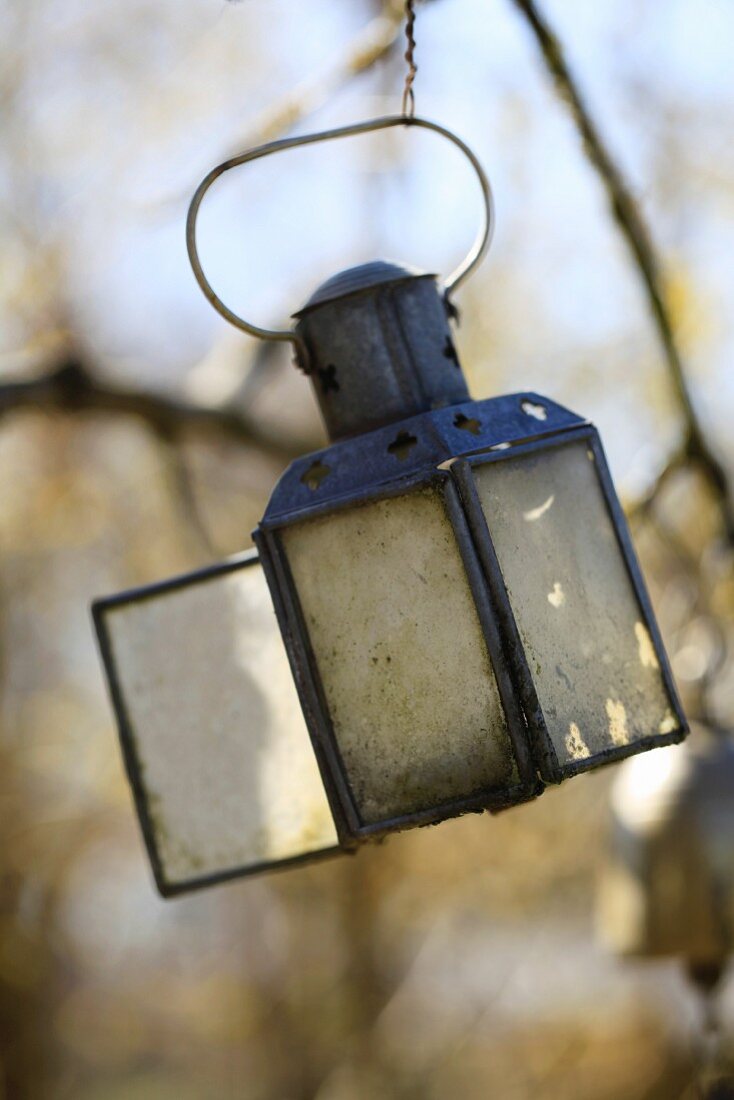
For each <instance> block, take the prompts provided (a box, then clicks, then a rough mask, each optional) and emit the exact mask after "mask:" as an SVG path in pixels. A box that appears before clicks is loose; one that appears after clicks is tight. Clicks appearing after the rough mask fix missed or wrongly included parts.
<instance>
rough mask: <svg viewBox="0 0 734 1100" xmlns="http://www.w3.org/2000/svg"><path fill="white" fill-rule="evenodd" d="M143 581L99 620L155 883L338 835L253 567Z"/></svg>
mask: <svg viewBox="0 0 734 1100" xmlns="http://www.w3.org/2000/svg"><path fill="white" fill-rule="evenodd" d="M147 591H148V593H149V594H148V595H147V596H146V597H145V598H141V597H140V596H138V597H133V598H132V600H131V602H126V603H122V604H116V605H108V607H107V610H106V611H105V612H104V623H105V629H106V633H107V636H108V642H109V647H110V650H111V659H112V663H113V666H114V676H115V678H116V680H117V683H118V686H119V690H120V692H121V695H122V699H123V704H124V710H125V712H126V717H127V725H128V729H129V736H130V740H131V748H132V752H133V753H134V757H135V766H136V770H137V772H138V773H139V775H140V778H141V781H142V783H143V786H144V789H145V800H146V805H147V811H148V815H149V817H150V821H151V825H152V830H153V833H154V842H155V847H156V849H157V852H158V855H159V858H160V861H161V864H162V866H163V874H164V877H165V880H166V882H167V883H168V884H169V885H171V886H175V885H180V884H182V883H185V882H189V881H191V880H196V879H199V878H202V877H207V876H210V875H217V874H222V873H225V872H228V871H232V870H234V869H238V868H239V869H245V868H247V867H248V866H250V865H253V864H259V863H262V862H270V861H273V860H283V859H289V858H292V857H294V856H300V855H303V854H305V853H311V852H318V851H321V850H323V849H327V848H330V847H331V846H333V845H335V844H336V842H337V840H336V834H335V831H334V824H333V820H332V816H331V812H330V810H329V806H328V803H327V801H326V796H325V794H324V790H323V786H322V783H321V778H320V776H319V772H318V768H317V765H316V761H315V758H314V755H313V750H312V747H311V743H310V740H309V736H308V732H307V730H306V727H305V723H304V720H303V716H302V713H301V708H300V705H299V702H298V698H297V695H296V691H295V687H294V685H293V681H292V677H291V673H290V668H289V666H288V661H287V658H286V655H285V650H284V647H283V643H282V640H281V636H280V631H279V629H278V626H277V623H276V620H275V614H274V612H273V608H272V603H271V600H270V595H269V592H268V588H267V584H266V583H265V578H264V576H263V573H262V569H261V567H260V565H259V563H258V562H257V561H256V560H255V561H252V560H251V559H250V561H249V562H248V563H247V564H243V566H242V567H241V568H237V569H236V570H234V571H232V570H231V569H230V570H229V571H224V570H220V571H217V572H216V573H215V574H214V575H213V576H209V579H202V577H201V575H198V576H196V575H194V576H192V577H191V578H189V579H187V581H186V583H185V584H184V585H183V586H181V587H177V588H173V589H170V588H169V589H166V588H165V587H164V586H158V587H157V588H153V589H149V590H147Z"/></svg>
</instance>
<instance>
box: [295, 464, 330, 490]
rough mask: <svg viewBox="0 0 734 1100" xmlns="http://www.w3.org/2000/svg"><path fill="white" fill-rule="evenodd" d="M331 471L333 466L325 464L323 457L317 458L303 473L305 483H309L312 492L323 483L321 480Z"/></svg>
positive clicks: (303, 482)
mask: <svg viewBox="0 0 734 1100" xmlns="http://www.w3.org/2000/svg"><path fill="white" fill-rule="evenodd" d="M330 473H331V466H327V465H325V463H323V462H322V461H321V459H319V458H317V459H315V460H314V461H313V462H312V463H311V465H310V466H309V468H308V469H307V470H306V472H305V473H304V474H302V475H301V482H302V484H303V485H308V487H309V489H310V490H311V492H312V493H315V492H316V490H317V489H318V488H319V486H320V485H321V482H322V481H323V480H324V479H325V478H327V477H328V476H329V474H330Z"/></svg>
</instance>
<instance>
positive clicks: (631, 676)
mask: <svg viewBox="0 0 734 1100" xmlns="http://www.w3.org/2000/svg"><path fill="white" fill-rule="evenodd" d="M474 476H475V478H476V484H477V489H478V491H479V496H480V500H481V504H482V508H483V511H484V514H485V517H486V519H487V524H488V526H489V531H490V534H491V536H492V541H493V542H494V546H495V549H496V552H497V556H498V558H499V563H500V568H501V570H502V573H503V576H504V580H505V584H506V586H507V591H508V595H509V598H510V603H511V605H512V610H513V612H514V615H515V619H516V621H517V625H518V629H519V631H520V636H521V638H522V642H523V645H524V647H525V652H526V656H527V660H528V665H529V667H530V672H531V675H532V676H533V678H534V680H535V687H536V690H537V692H538V697H539V700H540V705H541V707H542V709H543V713H544V715H545V720H546V722H547V725H548V729H549V732H550V736H551V739H552V741H553V745H554V747H555V750H556V753H557V754H558V759H559V762H560V764H561V765H566V764H574V765H575V764H577V763H578V762H582V761H584V760H588V759H589V758H591V757H594V756H595V755H596V754H597V753H600V752H602V751H604V750H606V749H612V748H615V747H620V746H624V745H629V744H631V743H633V742H634V741H636V740H638V739H639V738H641V737H645V736H649V735H652V734H661V733H670V732H672V730H674V729H676V728H677V725H678V723H677V722H676V719H675V717H674V715H673V710H672V707H671V701H670V699H669V698H668V694H667V691H666V688H665V684H664V682H663V679H662V676H661V673H660V666H659V663H658V657H657V654H656V652H655V648H654V646H653V643H652V639H651V637H650V634H649V633H648V630H647V628H646V626H645V623H644V618H643V614H642V611H641V608H640V606H639V604H638V601H637V597H636V595H635V592H634V589H633V587H632V584H631V581H630V579H629V576H628V573H627V569H626V567H625V563H624V559H623V557H622V553H621V550H620V548H619V544H618V542H617V538H616V535H615V532H614V528H613V525H612V521H611V518H610V516H609V514H608V511H607V508H606V504H605V501H604V497H603V494H602V488H601V484H600V482H599V478H598V474H597V470H596V462H595V457H594V454H593V451H592V450H591V449H590V448H589V446H588V444H587V442H586V440H580V441H577V442H573V443H568V444H564V445H562V446H556V447H552V448H548V449H547V450H538V451H533V452H532V453H529V454H527V453H526V454H519V455H517V456H515V457H508V458H505V459H502V460H501V461H497V462H492V463H487V464H485V465H483V466H477V467H475V468H474ZM590 763H591V761H590Z"/></svg>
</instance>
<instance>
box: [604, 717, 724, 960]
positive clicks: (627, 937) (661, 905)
mask: <svg viewBox="0 0 734 1100" xmlns="http://www.w3.org/2000/svg"><path fill="white" fill-rule="evenodd" d="M599 927H600V933H601V936H602V938H603V939H604V941H605V942H606V943H607V944H608V945H609V946H610V947H611V948H612V949H613V950H614V951H616V952H617V953H619V954H622V955H642V956H652V957H656V956H657V957H661V956H677V957H680V958H683V959H686V960H687V961H688V962H690V963H693V964H694V965H699V966H700V965H710V964H718V963H720V962H721V960H723V959H725V958H726V957H727V956H729V955H731V953H732V951H734V746H733V745H732V743H731V740H730V738H729V737H727V736H725V735H722V734H717V733H712V732H710V731H708V730H705V729H703V728H699V729H697V730H696V731H695V733H694V736H693V737H692V738H691V740H690V741H689V742H687V743H686V744H685V745H681V746H673V747H671V748H669V749H666V750H665V752H664V753H656V754H655V755H654V757H651V758H645V757H640V758H638V759H636V760H630V761H629V762H628V763H626V764H625V765H624V768H623V769H622V770H621V771H620V774H619V776H618V777H617V779H616V781H615V784H614V787H613V791H612V803H611V835H610V852H609V857H608V860H607V866H606V868H605V873H604V876H603V878H602V880H601V887H600V895H599Z"/></svg>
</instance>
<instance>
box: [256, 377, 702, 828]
mask: <svg viewBox="0 0 734 1100" xmlns="http://www.w3.org/2000/svg"><path fill="white" fill-rule="evenodd" d="M539 415H541V416H542V417H543V419H542V420H539V419H538V416H539ZM467 424H470V425H471V428H470V429H467ZM406 440H412V441H413V442H412V443H411V445H410V447H409V449H408V450H407V452H405V451H403V452H402V453H401V454H400V455H398V454H397V453H396V451H397V447H396V442H398V443H399V442H400V441H403V442H405V441H406ZM315 467H317V468H318V469H319V471H320V475H321V476H320V478H319V480H318V483H317V482H316V481H315V480H312V479H311V477H310V472H311V471H313V469H314V468H315ZM254 537H255V539H256V542H257V545H258V548H259V551H260V555H261V559H262V561H263V565H264V567H265V571H266V575H267V577H268V582H269V584H270V588H271V592H272V594H273V599H274V602H275V606H276V611H277V613H278V616H279V620H280V624H281V629H282V630H283V634H284V638H285V642H286V648H287V650H288V653H289V656H290V659H291V665H292V668H293V672H294V677H295V680H296V683H297V686H298V690H299V694H300V697H301V702H302V705H303V708H304V714H305V715H306V719H307V722H308V725H309V729H310V731H311V735H312V738H313V742H314V748H315V751H316V755H317V758H318V759H319V762H320V764H321V767H322V774H323V775H324V780H325V784H326V786H327V789H328V791H329V794H330V798H331V801H332V808H333V810H334V814H335V819H336V821H337V826H338V828H339V830H340V835H341V837H342V839H343V841H344V842H346V843H348V842H349V841H351V840H353V839H355V838H358V837H363V836H367V835H370V834H380V833H384V832H389V831H391V830H393V829H395V828H404V827H407V826H410V825H415V824H425V823H428V822H432V821H438V820H441V819H443V818H445V817H450V816H454V815H455V814H458V813H463V812H466V811H467V810H477V809H483V808H484V809H490V810H498V809H502V808H504V807H506V806H508V805H512V804H514V803H517V802H520V801H523V800H525V799H527V798H531V797H533V796H534V795H535V794H537V793H539V790H541V789H542V786H541V783H542V782H558V781H560V780H561V779H563V778H564V777H566V776H569V775H573V774H576V773H578V772H580V771H584V770H587V769H589V768H593V767H597V766H599V765H600V764H603V763H606V762H608V761H611V760H615V759H619V758H622V757H624V756H628V755H630V754H631V753H634V752H638V751H640V750H641V749H643V748H650V747H653V746H656V745H663V744H668V743H670V742H671V741H675V740H679V739H680V738H681V737H682V736H683V735H684V733H685V729H686V727H685V720H684V718H683V715H682V712H681V710H680V706H679V703H678V700H677V697H676V694H675V689H674V687H673V683H672V679H671V676H670V671H669V669H668V665H667V660H666V657H665V654H664V651H663V648H662V645H661V642H660V638H659V634H658V631H657V627H656V625H655V622H654V619H653V616H652V612H651V609H650V605H649V601H648V598H647V595H646V592H645V589H644V584H643V582H642V578H641V575H640V572H639V567H638V565H637V562H636V559H635V556H634V552H633V550H632V547H631V544H630V541H629V535H628V533H627V529H626V525H625V522H624V518H623V516H622V513H621V509H620V506H619V503H618V501H617V498H616V496H615V494H614V490H613V487H612V485H611V481H610V479H609V474H608V471H607V467H606V463H605V461H604V456H603V452H602V450H601V444H600V442H599V439H598V435H597V433H596V431H595V429H594V428H593V427H591V426H590V425H588V424H586V423H585V422H584V421H583V420H581V418H579V417H578V416H576V415H575V414H573V413H571V412H569V411H568V410H566V409H563V408H561V407H560V406H558V405H556V404H554V403H553V402H551V401H549V400H547V399H545V398H541V397H539V396H538V395H536V394H527V393H526V394H514V395H510V396H506V397H500V398H493V399H490V400H488V401H481V402H471V401H467V402H462V403H461V404H460V405H458V406H457V405H454V406H451V407H448V408H444V409H438V410H435V411H432V412H429V413H424V414H422V415H420V416H418V417H413V418H409V419H407V420H405V421H402V422H401V423H400V424H399V425H395V424H391V425H389V426H387V427H384V428H379V429H376V430H374V431H372V432H368V433H364V434H362V435H359V436H356V437H354V438H353V439H350V440H347V441H344V442H341V443H336V444H335V445H333V446H332V447H330V448H327V449H326V450H324V451H322V452H319V454H318V455H317V456H313V455H309V456H305V457H304V458H303V459H299V460H297V461H296V462H295V463H294V464H293V465H292V466H291V467H290V468H289V469H288V471H286V473H285V474H284V476H283V478H282V479H281V481H280V482H279V484H278V486H277V487H276V490H275V492H274V493H273V496H272V498H271V501H270V504H269V506H268V509H267V511H266V514H265V517H264V518H263V521H262V523H261V525H260V527H259V528H258V530H257V531H256V532H255V536H254Z"/></svg>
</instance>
